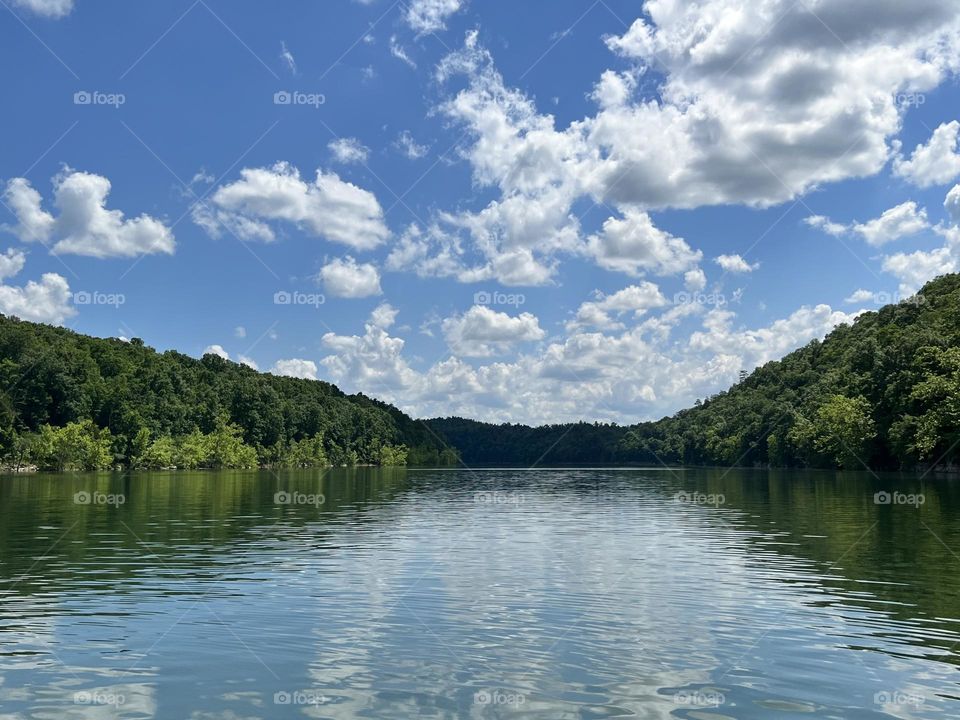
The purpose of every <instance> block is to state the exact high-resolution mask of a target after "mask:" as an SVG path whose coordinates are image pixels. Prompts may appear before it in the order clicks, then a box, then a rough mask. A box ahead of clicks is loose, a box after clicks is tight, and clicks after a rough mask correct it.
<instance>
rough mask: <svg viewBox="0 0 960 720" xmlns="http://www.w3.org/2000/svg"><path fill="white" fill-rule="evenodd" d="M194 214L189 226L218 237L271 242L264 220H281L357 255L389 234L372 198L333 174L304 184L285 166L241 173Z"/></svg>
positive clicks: (270, 230)
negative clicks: (224, 232) (229, 235)
mask: <svg viewBox="0 0 960 720" xmlns="http://www.w3.org/2000/svg"><path fill="white" fill-rule="evenodd" d="M240 178H241V179H240V180H237V181H236V182H233V183H230V184H228V185H224V186H222V187H220V188H219V189H217V191H216V192H215V193H213V195H212V196H211V197H210V198H209V199H208V201H204V202H203V203H200V204H198V205H197V206H196V207H195V208H194V211H193V216H194V221H195V222H196V223H197V224H199V225H200V226H201V227H203V228H204V229H206V230H207V231H208V232H210V233H211V234H212V235H213V236H215V237H216V236H218V235H219V234H220V233H221V231H222V228H223V227H226V228H228V229H229V230H230V231H231V232H234V233H235V234H236V235H237V236H238V237H240V238H241V239H244V240H254V239H256V240H264V241H268V242H269V241H272V240H275V239H276V236H275V234H274V230H273V228H272V227H271V226H270V225H269V224H268V221H285V222H288V223H292V224H294V225H296V226H297V227H298V228H299V229H300V230H302V231H303V232H305V233H307V234H310V235H314V236H316V237H323V238H326V239H328V240H331V241H333V242H337V243H342V244H344V245H349V246H350V247H353V248H355V249H357V250H369V249H372V248H375V247H377V246H378V245H380V244H381V243H383V242H384V241H385V240H386V239H387V237H389V235H390V231H389V230H388V229H387V226H386V225H385V224H384V220H383V208H381V207H380V203H379V202H378V201H377V198H376V196H374V194H373V193H371V192H369V191H367V190H364V189H363V188H360V187H357V186H356V185H354V184H352V183H349V182H347V181H345V180H341V179H340V177H339V176H338V175H337V174H336V173H334V172H329V173H324V172H323V171H322V170H317V174H316V179H315V180H314V181H313V182H307V181H304V180H302V179H301V178H300V171H299V170H297V168H295V167H293V166H292V165H290V164H289V163H285V162H279V163H276V164H275V165H273V166H272V167H269V168H244V169H243V170H241V171H240Z"/></svg>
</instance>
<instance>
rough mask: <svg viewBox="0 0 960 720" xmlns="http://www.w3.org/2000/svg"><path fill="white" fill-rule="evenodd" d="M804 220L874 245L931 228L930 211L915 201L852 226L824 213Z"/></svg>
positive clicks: (838, 235)
mask: <svg viewBox="0 0 960 720" xmlns="http://www.w3.org/2000/svg"><path fill="white" fill-rule="evenodd" d="M804 222H806V223H807V224H808V225H810V226H811V227H815V228H817V229H819V230H823V231H824V232H825V233H827V234H828V235H833V236H834V237H840V236H842V235H846V234H855V235H859V236H860V237H861V238H863V239H864V240H866V241H867V243H868V244H870V245H873V246H874V247H879V246H880V245H886V244H887V243H890V242H893V241H895V240H899V239H901V238H905V237H909V236H911V235H916V234H917V233H919V232H922V231H923V230H926V229H928V228H929V227H930V223H929V222H928V220H927V211H926V210H925V209H923V208H921V207H918V206H917V203H915V202H914V201H912V200H908V201H907V202H904V203H901V204H899V205H897V206H896V207H892V208H890V209H889V210H886V211H885V212H884V213H883V214H882V215H880V217H878V218H874V219H873V220H868V221H867V222H864V223H857V222H855V223H851V224H850V225H843V224H841V223H837V222H834V221H832V220H830V219H829V218H827V217H824V216H823V215H811V216H810V217H808V218H806V220H804Z"/></svg>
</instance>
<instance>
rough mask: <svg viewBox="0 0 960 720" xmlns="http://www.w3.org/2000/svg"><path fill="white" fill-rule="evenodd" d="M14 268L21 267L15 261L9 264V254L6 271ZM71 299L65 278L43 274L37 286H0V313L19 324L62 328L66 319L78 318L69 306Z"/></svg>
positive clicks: (32, 281) (31, 281) (32, 284)
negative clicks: (30, 323)
mask: <svg viewBox="0 0 960 720" xmlns="http://www.w3.org/2000/svg"><path fill="white" fill-rule="evenodd" d="M17 264H19V265H20V266H21V267H22V263H20V262H19V261H18V260H14V261H13V264H12V265H11V264H10V253H9V251H8V253H7V262H6V263H5V265H6V268H5V269H6V270H11V269H12V267H14V266H16V265H17ZM72 297H73V296H72V294H71V292H70V285H69V283H67V280H66V278H64V277H63V276H61V275H57V274H56V273H44V274H43V275H42V276H41V277H40V282H36V281H34V280H30V281H29V282H28V283H27V284H26V285H24V286H23V287H16V286H11V285H0V312H2V313H3V314H4V315H14V316H16V317H18V318H20V319H21V320H30V321H32V322H41V323H49V324H50V325H62V324H63V323H64V322H65V321H66V320H67V318H71V317H73V316H74V315H76V314H77V311H76V310H75V309H74V308H73V306H72V305H71V304H70V301H71V299H72Z"/></svg>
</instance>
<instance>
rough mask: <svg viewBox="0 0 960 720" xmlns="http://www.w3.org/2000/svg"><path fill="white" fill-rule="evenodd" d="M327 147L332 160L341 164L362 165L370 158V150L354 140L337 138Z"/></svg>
mask: <svg viewBox="0 0 960 720" xmlns="http://www.w3.org/2000/svg"><path fill="white" fill-rule="evenodd" d="M327 147H328V148H329V149H330V152H331V153H333V159H334V160H336V161H337V162H339V163H343V164H350V163H358V164H363V163H366V162H367V159H368V158H369V157H370V148H368V147H367V146H366V145H364V144H363V143H361V142H360V141H359V140H357V139H356V138H338V139H336V140H332V141H331V142H330V143H329V144H328V145H327Z"/></svg>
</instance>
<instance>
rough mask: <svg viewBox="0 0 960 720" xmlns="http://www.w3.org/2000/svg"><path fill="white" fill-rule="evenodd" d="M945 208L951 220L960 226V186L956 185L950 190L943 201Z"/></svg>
mask: <svg viewBox="0 0 960 720" xmlns="http://www.w3.org/2000/svg"><path fill="white" fill-rule="evenodd" d="M943 207H944V208H946V210H947V213H948V214H949V215H950V219H951V220H953V222H954V223H957V224H960V185H954V186H953V188H951V189H950V192H948V193H947V197H946V199H945V200H944V201H943Z"/></svg>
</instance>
